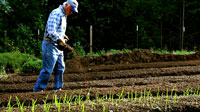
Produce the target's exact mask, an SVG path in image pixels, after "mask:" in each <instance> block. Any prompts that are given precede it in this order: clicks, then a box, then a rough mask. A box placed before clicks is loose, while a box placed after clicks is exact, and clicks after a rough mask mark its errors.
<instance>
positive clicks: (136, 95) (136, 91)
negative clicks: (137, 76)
mask: <svg viewBox="0 0 200 112" xmlns="http://www.w3.org/2000/svg"><path fill="white" fill-rule="evenodd" d="M136 100H137V91H135V102H136Z"/></svg>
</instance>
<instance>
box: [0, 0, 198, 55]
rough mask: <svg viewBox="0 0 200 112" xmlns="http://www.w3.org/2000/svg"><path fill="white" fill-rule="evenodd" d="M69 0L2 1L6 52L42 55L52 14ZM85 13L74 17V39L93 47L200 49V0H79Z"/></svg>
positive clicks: (1, 40)
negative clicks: (91, 30) (44, 36)
mask: <svg viewBox="0 0 200 112" xmlns="http://www.w3.org/2000/svg"><path fill="white" fill-rule="evenodd" d="M63 2H64V0H57V1H55V0H1V2H0V29H1V30H0V36H1V37H0V52H10V51H14V50H19V51H21V52H23V53H29V54H35V55H36V56H37V55H41V41H42V39H43V32H44V28H45V25H46V21H47V18H48V15H49V13H50V12H51V11H52V10H53V9H55V8H57V7H58V6H59V5H60V4H62V3H63ZM78 2H79V13H78V14H73V15H70V16H69V17H68V21H67V22H68V26H67V32H66V34H67V35H68V36H69V37H70V41H69V44H71V45H73V43H76V42H80V43H81V46H83V47H84V49H85V50H86V52H89V38H90V25H92V26H93V44H94V46H93V49H94V51H99V50H102V49H104V50H108V49H124V48H126V49H134V48H142V49H150V48H154V49H166V50H183V49H185V50H199V47H200V38H199V36H200V30H199V29H200V28H199V24H200V21H199V20H200V16H199V14H200V7H199V6H200V1H199V0H148V1H147V0H78Z"/></svg>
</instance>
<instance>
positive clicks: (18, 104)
mask: <svg viewBox="0 0 200 112" xmlns="http://www.w3.org/2000/svg"><path fill="white" fill-rule="evenodd" d="M16 101H17V106H18V107H19V108H20V110H21V112H24V102H25V101H23V102H22V103H20V101H19V98H18V97H17V96H16Z"/></svg>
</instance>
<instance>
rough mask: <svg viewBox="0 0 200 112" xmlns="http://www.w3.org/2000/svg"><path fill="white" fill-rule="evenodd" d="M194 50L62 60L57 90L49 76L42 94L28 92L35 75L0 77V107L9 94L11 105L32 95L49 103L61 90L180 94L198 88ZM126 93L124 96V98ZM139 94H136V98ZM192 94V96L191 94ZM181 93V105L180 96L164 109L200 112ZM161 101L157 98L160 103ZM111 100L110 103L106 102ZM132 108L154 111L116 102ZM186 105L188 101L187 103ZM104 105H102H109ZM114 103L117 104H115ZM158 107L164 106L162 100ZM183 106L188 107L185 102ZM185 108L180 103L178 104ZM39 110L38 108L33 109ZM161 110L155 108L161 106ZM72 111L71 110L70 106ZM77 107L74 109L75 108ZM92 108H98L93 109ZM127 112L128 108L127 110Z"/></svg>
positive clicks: (27, 100) (198, 70)
mask: <svg viewBox="0 0 200 112" xmlns="http://www.w3.org/2000/svg"><path fill="white" fill-rule="evenodd" d="M199 59H200V53H199V52H198V53H196V54H192V55H159V54H156V53H152V52H151V51H149V50H135V51H133V52H131V53H117V54H114V55H112V54H105V55H102V56H99V57H94V56H85V57H74V58H73V59H72V60H69V61H67V62H66V72H65V74H64V82H65V85H64V88H63V90H62V91H53V90H51V89H52V86H53V76H52V77H51V79H50V81H49V83H48V86H47V88H46V90H45V91H44V92H33V91H32V89H33V86H34V84H35V82H36V80H37V78H38V74H36V73H33V74H17V75H12V76H10V77H9V78H7V79H0V105H1V106H0V108H1V107H2V108H3V107H5V106H7V104H8V102H9V98H10V96H12V99H11V104H15V103H16V96H17V97H18V98H19V99H20V101H21V102H22V101H25V105H27V106H28V105H31V104H32V100H33V99H37V103H38V104H43V100H44V99H46V96H47V95H48V101H52V100H53V97H54V95H55V94H57V95H58V96H59V97H64V96H65V94H66V93H67V95H68V96H70V95H71V94H72V93H73V95H78V94H80V92H81V91H82V92H81V94H82V95H85V96H86V95H87V93H88V92H89V91H90V99H91V100H92V99H95V97H96V94H97V93H98V94H99V95H100V96H103V95H105V94H110V93H112V94H114V97H115V98H117V97H118V96H117V95H118V94H120V93H121V92H122V90H124V95H127V93H135V92H137V93H138V94H140V92H141V91H145V90H146V91H148V90H151V93H152V96H156V95H157V93H158V90H159V94H160V95H162V94H166V91H168V92H169V93H172V92H174V91H175V92H176V94H177V95H178V96H179V95H183V94H184V92H185V91H186V90H187V89H188V88H190V89H191V88H192V90H193V92H194V91H199V85H200V60H199ZM126 97H127V96H126ZM138 97H139V96H138ZM191 97H192V96H191ZM191 97H186V99H185V101H186V102H185V103H184V102H181V101H182V99H184V98H182V97H181V98H182V99H181V98H179V99H181V100H179V101H178V102H179V103H176V106H175V105H173V102H172V105H171V107H170V108H169V109H168V111H179V112H182V111H185V112H186V110H188V109H190V110H191V111H193V110H194V111H200V107H199V106H200V104H198V105H196V104H193V103H194V101H198V99H199V97H195V96H194V97H192V99H193V100H188V99H191ZM160 102H162V101H160ZM108 103H109V104H112V102H109V101H108ZM121 103H123V104H126V105H128V107H130V108H132V109H135V111H140V112H142V111H147V110H149V111H158V110H159V109H157V108H154V109H153V110H152V108H150V107H151V106H147V105H146V106H142V107H141V106H137V105H135V104H133V103H131V101H121ZM190 103H191V104H190ZM109 104H108V105H109ZM119 104H120V102H119ZM160 104H164V105H163V106H160V108H161V107H163V108H164V106H165V103H160ZM188 105H189V106H188ZM183 106H185V107H183ZM38 108H39V107H38ZM107 108H110V109H111V110H113V112H116V111H126V110H127V108H123V107H121V108H117V109H116V108H114V107H112V106H107ZM163 108H162V109H161V110H163ZM74 111H76V110H74ZM77 111H78V110H77ZM94 111H95V112H96V111H102V108H101V110H98V108H97V109H96V110H94ZM130 111H132V110H130Z"/></svg>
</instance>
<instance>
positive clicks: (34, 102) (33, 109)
mask: <svg viewBox="0 0 200 112" xmlns="http://www.w3.org/2000/svg"><path fill="white" fill-rule="evenodd" d="M36 102H37V99H36V100H32V112H35V104H36Z"/></svg>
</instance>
